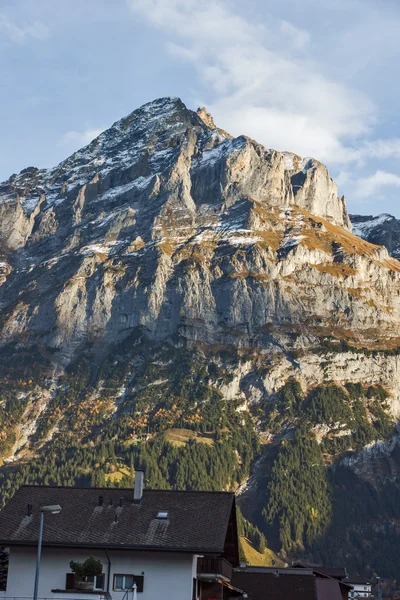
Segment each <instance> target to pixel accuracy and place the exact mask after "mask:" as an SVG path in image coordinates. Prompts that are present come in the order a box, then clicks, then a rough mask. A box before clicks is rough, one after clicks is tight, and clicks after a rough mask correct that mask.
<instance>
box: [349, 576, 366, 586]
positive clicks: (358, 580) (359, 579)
mask: <svg viewBox="0 0 400 600" xmlns="http://www.w3.org/2000/svg"><path fill="white" fill-rule="evenodd" d="M343 581H344V583H348V584H349V585H352V584H353V583H354V584H360V585H371V582H370V580H369V579H368V577H363V576H362V575H348V577H346V578H345V579H343Z"/></svg>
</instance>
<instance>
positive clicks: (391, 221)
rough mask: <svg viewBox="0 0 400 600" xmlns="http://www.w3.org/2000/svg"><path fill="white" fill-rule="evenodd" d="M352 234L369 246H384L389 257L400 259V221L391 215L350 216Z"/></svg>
mask: <svg viewBox="0 0 400 600" xmlns="http://www.w3.org/2000/svg"><path fill="white" fill-rule="evenodd" d="M350 219H351V222H352V226H353V232H354V233H355V234H356V235H358V236H359V237H361V238H363V239H364V240H366V241H367V242H370V243H371V244H379V245H380V246H385V248H387V251H388V252H389V254H390V256H393V258H397V259H399V258H400V221H399V220H398V219H396V218H395V217H393V215H388V214H385V213H384V214H382V215H378V216H376V217H373V216H372V215H369V216H366V215H350Z"/></svg>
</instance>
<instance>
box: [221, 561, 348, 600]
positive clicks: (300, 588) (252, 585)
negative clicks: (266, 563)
mask: <svg viewBox="0 0 400 600" xmlns="http://www.w3.org/2000/svg"><path fill="white" fill-rule="evenodd" d="M232 583H233V585H235V586H237V587H238V588H240V589H242V590H244V591H245V592H246V593H247V594H248V598H249V600H281V599H283V598H284V599H285V600H350V592H351V588H350V586H349V585H348V584H346V583H343V582H341V581H339V580H337V579H335V578H333V577H330V576H329V575H325V574H322V573H317V572H316V571H314V570H313V569H312V568H302V569H299V568H275V567H244V568H243V567H241V568H236V569H234V572H233V577H232Z"/></svg>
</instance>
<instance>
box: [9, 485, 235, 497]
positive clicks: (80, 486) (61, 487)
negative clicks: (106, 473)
mask: <svg viewBox="0 0 400 600" xmlns="http://www.w3.org/2000/svg"><path fill="white" fill-rule="evenodd" d="M21 488H40V489H43V488H46V489H65V490H92V491H95V490H101V491H108V492H110V491H111V492H117V491H120V492H128V491H129V492H133V490H134V488H133V487H129V488H118V487H116V488H110V487H92V486H90V485H79V486H77V485H34V484H23V485H21V486H20V487H19V488H18V489H21ZM145 492H157V493H168V494H172V493H173V494H225V495H227V496H234V495H235V492H227V491H224V490H157V489H153V488H144V490H143V493H145Z"/></svg>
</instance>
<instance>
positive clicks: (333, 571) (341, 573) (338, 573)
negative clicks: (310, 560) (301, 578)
mask: <svg viewBox="0 0 400 600" xmlns="http://www.w3.org/2000/svg"><path fill="white" fill-rule="evenodd" d="M307 568H310V567H307ZM313 569H314V571H315V572H318V573H322V575H326V576H327V577H333V578H334V579H344V578H345V577H347V572H346V569H343V568H342V567H338V568H335V567H313Z"/></svg>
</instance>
